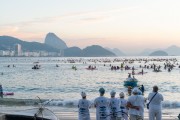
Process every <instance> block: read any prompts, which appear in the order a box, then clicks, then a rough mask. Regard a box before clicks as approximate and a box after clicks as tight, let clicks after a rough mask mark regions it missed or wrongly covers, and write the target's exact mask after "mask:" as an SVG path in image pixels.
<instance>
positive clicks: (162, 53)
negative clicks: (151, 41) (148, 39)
mask: <svg viewBox="0 0 180 120" xmlns="http://www.w3.org/2000/svg"><path fill="white" fill-rule="evenodd" d="M149 56H168V54H167V53H166V52H165V51H162V50H158V51H154V52H152V53H151V54H149Z"/></svg>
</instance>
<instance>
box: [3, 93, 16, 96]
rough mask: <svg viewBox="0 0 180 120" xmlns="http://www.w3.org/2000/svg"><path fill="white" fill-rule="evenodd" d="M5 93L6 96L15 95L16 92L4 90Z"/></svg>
mask: <svg viewBox="0 0 180 120" xmlns="http://www.w3.org/2000/svg"><path fill="white" fill-rule="evenodd" d="M3 95H5V96H8V95H14V93H13V92H4V93H3Z"/></svg>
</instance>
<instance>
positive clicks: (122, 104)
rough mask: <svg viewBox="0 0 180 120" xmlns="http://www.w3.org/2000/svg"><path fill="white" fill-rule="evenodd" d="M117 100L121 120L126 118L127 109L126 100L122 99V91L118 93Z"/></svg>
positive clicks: (126, 119)
mask: <svg viewBox="0 0 180 120" xmlns="http://www.w3.org/2000/svg"><path fill="white" fill-rule="evenodd" d="M119 97H120V99H119V102H120V111H121V112H120V113H121V116H122V119H123V120H128V109H127V107H126V106H127V100H125V99H124V97H125V95H124V93H123V92H121V93H120V94H119Z"/></svg>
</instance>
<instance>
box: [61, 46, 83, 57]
mask: <svg viewBox="0 0 180 120" xmlns="http://www.w3.org/2000/svg"><path fill="white" fill-rule="evenodd" d="M64 56H65V57H83V51H82V50H81V49H80V48H78V47H70V48H66V49H65V50H64Z"/></svg>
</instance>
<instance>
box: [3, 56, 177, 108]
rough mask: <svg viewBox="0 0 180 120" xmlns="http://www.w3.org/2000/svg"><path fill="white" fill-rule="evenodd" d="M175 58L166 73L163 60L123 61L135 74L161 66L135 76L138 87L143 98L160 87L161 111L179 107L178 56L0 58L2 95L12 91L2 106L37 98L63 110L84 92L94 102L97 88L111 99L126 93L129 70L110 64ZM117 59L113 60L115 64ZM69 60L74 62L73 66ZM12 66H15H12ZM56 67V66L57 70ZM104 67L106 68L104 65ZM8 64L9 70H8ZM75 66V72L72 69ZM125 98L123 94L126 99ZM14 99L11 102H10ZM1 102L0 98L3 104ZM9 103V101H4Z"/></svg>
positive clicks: (33, 102)
mask: <svg viewBox="0 0 180 120" xmlns="http://www.w3.org/2000/svg"><path fill="white" fill-rule="evenodd" d="M173 58H175V59H177V62H176V63H174V62H173V61H169V62H171V63H173V64H175V65H176V67H175V68H174V69H173V70H172V71H171V72H168V71H167V70H165V69H164V68H163V64H164V63H165V61H161V62H160V61H149V62H147V63H145V62H144V61H141V62H139V61H135V62H134V63H129V62H126V63H125V65H128V66H130V67H133V66H134V67H135V68H136V69H137V70H135V72H140V71H141V68H139V65H142V66H144V65H150V64H153V63H154V64H157V65H161V66H162V72H158V73H156V72H153V70H152V69H144V72H147V74H144V75H135V78H137V79H138V81H139V82H138V84H139V85H142V84H143V85H144V86H145V93H144V97H147V96H148V94H149V92H151V91H152V87H153V86H154V85H157V86H159V92H160V93H162V95H163V96H164V102H163V109H178V110H179V108H180V68H179V65H177V64H179V62H180V57H175V56H173V57H154V58H153V57H119V58H61V57H59V58H48V57H45V58H43V57H36V58H28V57H17V58H16V57H0V73H3V75H0V83H1V84H2V85H3V90H4V91H5V92H14V95H13V96H4V102H1V105H3V107H4V106H9V105H14V106H16V105H17V106H18V105H21V104H22V105H26V106H29V105H35V104H36V102H37V101H38V100H37V99H38V98H37V96H38V97H40V98H41V99H42V100H43V101H46V102H45V103H47V101H50V102H49V104H48V105H49V106H51V107H53V106H54V107H63V109H66V108H69V107H72V108H75V107H76V105H77V102H78V99H80V98H81V96H80V92H81V91H85V92H86V93H87V99H89V100H91V101H93V100H94V99H95V98H96V97H98V95H99V93H98V89H99V88H100V87H104V88H105V90H106V94H105V96H106V97H110V95H109V93H110V91H111V90H115V91H116V92H117V94H116V97H119V96H118V94H119V93H120V92H121V91H124V92H125V93H126V94H127V88H125V87H124V86H123V83H124V80H126V78H127V76H128V73H130V72H131V70H126V71H125V70H116V71H111V70H110V64H111V65H113V66H120V64H121V63H122V61H123V60H125V59H149V60H152V59H173ZM115 59H116V61H114V60H115ZM72 61H75V63H73V62H72ZM34 62H39V65H41V69H38V70H33V69H32V67H33V65H34ZM13 64H14V65H15V67H13ZM56 64H58V65H59V67H56ZM104 64H105V66H104ZM7 65H10V67H7ZM73 65H74V66H76V67H77V70H74V69H72V66H73ZM89 65H93V66H96V68H97V70H93V71H92V70H87V69H86V68H87V67H88V66H89ZM127 97H128V95H126V98H127ZM12 98H13V99H12ZM2 100H3V99H1V101H2ZM7 101H8V102H7Z"/></svg>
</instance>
